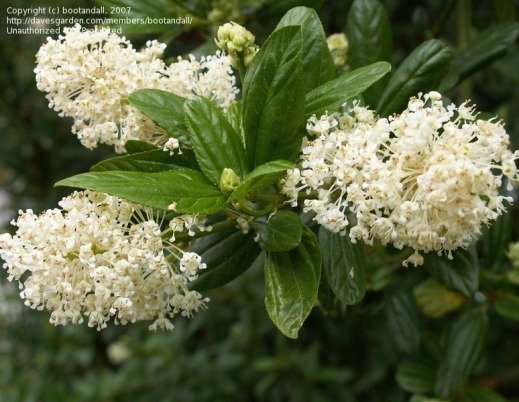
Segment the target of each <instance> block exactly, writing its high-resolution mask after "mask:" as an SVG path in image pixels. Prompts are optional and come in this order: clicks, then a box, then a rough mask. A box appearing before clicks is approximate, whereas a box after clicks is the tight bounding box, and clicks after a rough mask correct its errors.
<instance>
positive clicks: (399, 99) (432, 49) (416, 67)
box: [377, 39, 451, 116]
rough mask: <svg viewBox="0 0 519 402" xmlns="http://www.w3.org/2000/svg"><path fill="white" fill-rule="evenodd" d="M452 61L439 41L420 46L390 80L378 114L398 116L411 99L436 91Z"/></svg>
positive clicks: (432, 40) (443, 44)
mask: <svg viewBox="0 0 519 402" xmlns="http://www.w3.org/2000/svg"><path fill="white" fill-rule="evenodd" d="M450 58H451V53H450V50H449V48H448V47H447V45H446V44H445V43H443V42H442V41H439V40H437V39H431V40H428V41H426V42H424V43H422V44H421V45H420V46H418V47H417V48H416V49H415V50H413V52H412V53H411V54H410V55H409V56H408V57H407V58H406V59H405V60H404V61H403V62H402V64H401V65H400V67H398V69H397V70H396V71H395V74H394V75H393V76H392V77H391V79H390V81H389V83H388V84H387V86H386V89H385V90H384V93H383V94H382V96H381V98H380V101H379V103H378V106H377V110H378V112H379V113H380V114H381V115H382V116H387V115H390V114H391V113H394V112H399V111H400V110H402V109H403V108H405V106H406V105H407V102H408V101H409V98H410V97H411V96H415V95H417V94H418V92H427V91H430V90H433V89H436V88H437V87H438V85H439V84H440V82H441V80H442V78H443V75H444V74H445V72H446V71H447V67H448V65H449V61H450Z"/></svg>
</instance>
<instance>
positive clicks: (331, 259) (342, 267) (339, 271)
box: [319, 227, 366, 304]
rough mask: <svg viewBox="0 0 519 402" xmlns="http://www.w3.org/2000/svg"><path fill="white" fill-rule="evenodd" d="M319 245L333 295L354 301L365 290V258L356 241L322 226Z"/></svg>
mask: <svg viewBox="0 0 519 402" xmlns="http://www.w3.org/2000/svg"><path fill="white" fill-rule="evenodd" d="M319 244H320V246H321V250H322V253H323V269H324V272H326V278H327V279H328V283H329V285H330V287H331V289H332V290H333V293H334V294H335V296H336V297H337V298H338V299H339V300H341V301H343V302H345V303H346V304H356V303H358V302H360V301H361V300H362V298H363V297H364V294H365V293H366V275H365V269H366V260H365V256H364V253H363V252H362V250H361V248H360V246H359V244H353V243H352V242H351V240H350V238H349V236H348V235H345V236H341V235H339V234H338V233H332V232H330V231H329V230H326V229H325V228H324V227H321V229H320V230H319Z"/></svg>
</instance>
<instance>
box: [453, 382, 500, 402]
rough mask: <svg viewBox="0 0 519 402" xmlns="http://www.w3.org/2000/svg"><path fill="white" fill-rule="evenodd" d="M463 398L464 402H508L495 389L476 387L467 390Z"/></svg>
mask: <svg viewBox="0 0 519 402" xmlns="http://www.w3.org/2000/svg"><path fill="white" fill-rule="evenodd" d="M463 396H464V397H463V402H507V400H506V399H505V398H503V397H502V396H501V395H499V394H498V393H497V392H496V391H494V390H493V389H490V388H486V387H481V386H476V385H473V386H470V387H468V388H466V389H465V390H464V392H463Z"/></svg>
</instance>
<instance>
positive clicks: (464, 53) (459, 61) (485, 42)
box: [441, 22, 519, 91]
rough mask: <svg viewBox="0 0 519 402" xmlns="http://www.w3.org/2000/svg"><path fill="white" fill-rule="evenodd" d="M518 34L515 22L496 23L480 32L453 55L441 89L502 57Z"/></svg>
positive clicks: (450, 86)
mask: <svg viewBox="0 0 519 402" xmlns="http://www.w3.org/2000/svg"><path fill="white" fill-rule="evenodd" d="M518 34H519V25H518V24H517V23H515V22H514V23H504V24H496V25H493V26H491V27H489V28H487V29H485V30H484V31H482V32H480V33H479V34H478V35H476V37H475V38H474V39H473V40H472V41H471V42H470V43H469V44H468V46H467V47H465V48H464V49H461V50H460V51H459V52H458V53H457V54H456V55H455V56H454V57H453V59H452V63H451V68H450V71H449V74H448V75H447V76H446V77H445V79H444V80H443V82H442V85H441V89H442V91H446V90H449V89H451V88H452V87H454V86H455V85H456V84H457V83H459V82H460V81H462V80H464V79H465V78H467V77H469V76H470V75H472V74H473V73H475V72H477V71H479V70H482V69H483V68H485V67H487V66H488V65H490V64H492V63H493V62H494V61H496V60H498V59H500V58H501V57H503V56H504V55H505V54H506V52H507V50H508V48H509V47H510V46H511V45H513V43H514V42H515V40H516V39H517V35H518Z"/></svg>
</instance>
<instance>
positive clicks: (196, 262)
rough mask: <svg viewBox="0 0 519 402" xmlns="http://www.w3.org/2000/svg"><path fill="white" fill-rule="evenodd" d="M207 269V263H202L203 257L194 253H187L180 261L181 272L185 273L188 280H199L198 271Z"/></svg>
mask: <svg viewBox="0 0 519 402" xmlns="http://www.w3.org/2000/svg"><path fill="white" fill-rule="evenodd" d="M205 268H207V265H206V264H205V263H202V257H200V256H199V255H198V254H196V253H193V252H185V253H183V254H182V258H181V259H180V270H181V271H182V272H184V273H185V274H186V276H187V278H188V279H189V280H190V281H192V280H195V279H196V278H198V271H199V270H201V269H205Z"/></svg>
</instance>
